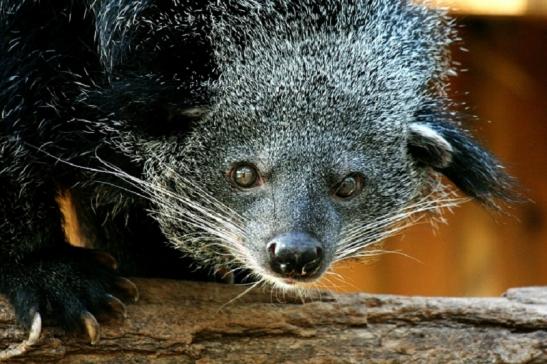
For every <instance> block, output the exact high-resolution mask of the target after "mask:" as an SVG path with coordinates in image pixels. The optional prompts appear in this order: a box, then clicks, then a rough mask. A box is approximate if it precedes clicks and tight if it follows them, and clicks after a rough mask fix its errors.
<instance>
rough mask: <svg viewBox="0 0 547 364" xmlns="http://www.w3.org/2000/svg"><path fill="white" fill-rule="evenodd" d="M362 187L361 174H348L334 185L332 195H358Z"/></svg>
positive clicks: (341, 196) (343, 196) (346, 197)
mask: <svg viewBox="0 0 547 364" xmlns="http://www.w3.org/2000/svg"><path fill="white" fill-rule="evenodd" d="M362 189H363V176H361V175H360V174H355V173H353V174H350V175H347V176H346V177H344V179H343V180H342V181H341V182H340V183H338V184H337V185H336V186H334V189H333V191H334V195H335V196H336V197H339V198H343V199H348V198H351V197H354V196H356V195H358V194H359V193H360V192H361V190H362Z"/></svg>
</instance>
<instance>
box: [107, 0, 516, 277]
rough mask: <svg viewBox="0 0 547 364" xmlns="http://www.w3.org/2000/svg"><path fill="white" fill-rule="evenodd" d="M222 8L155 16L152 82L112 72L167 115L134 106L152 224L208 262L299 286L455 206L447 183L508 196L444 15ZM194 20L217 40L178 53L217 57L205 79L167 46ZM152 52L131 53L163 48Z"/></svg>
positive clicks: (281, 5)
mask: <svg viewBox="0 0 547 364" xmlns="http://www.w3.org/2000/svg"><path fill="white" fill-rule="evenodd" d="M217 6H219V8H214V7H211V9H209V10H208V11H205V13H206V14H208V15H207V16H204V17H201V18H200V17H197V18H195V17H194V18H192V17H180V14H179V16H178V17H177V16H176V15H177V11H176V9H175V10H174V9H170V10H169V11H164V10H160V9H156V11H159V12H160V15H161V16H159V15H158V13H154V12H153V11H152V12H151V14H152V15H154V16H153V17H152V19H153V20H154V19H155V20H157V19H161V20H162V24H167V25H165V26H164V27H162V28H161V29H162V31H161V32H160V33H161V34H163V35H164V36H162V37H160V38H159V40H158V42H159V43H158V45H157V47H153V48H154V49H156V48H157V49H159V53H160V54H163V56H156V58H155V59H161V60H163V63H162V62H156V63H155V64H153V65H141V66H140V67H141V68H144V69H146V70H148V71H149V72H148V73H144V74H143V73H142V72H141V73H139V72H138V70H137V71H135V70H133V69H131V72H127V67H120V66H119V65H118V66H117V65H116V64H115V62H110V67H111V68H112V70H113V71H112V72H119V74H120V76H119V77H118V79H119V80H120V81H119V82H118V84H120V85H131V84H133V85H139V87H136V86H133V87H132V88H131V89H132V90H136V91H135V92H136V93H137V95H139V97H137V99H138V101H139V102H133V104H138V105H145V109H147V110H155V109H154V108H151V106H150V105H151V104H154V105H155V106H158V105H159V107H160V109H161V110H163V111H162V112H158V113H155V112H154V113H150V112H147V113H144V114H143V113H138V112H135V110H132V109H131V108H128V110H129V111H128V112H127V114H128V115H129V117H128V116H127V115H126V116H124V117H123V118H125V119H130V121H129V122H130V123H131V122H132V123H134V124H135V123H136V124H138V125H139V127H140V131H141V133H140V134H139V136H138V137H135V135H131V138H129V137H128V136H127V135H122V136H119V138H120V140H123V143H121V144H120V146H121V147H123V148H125V149H127V148H128V146H129V145H131V147H130V149H131V150H132V151H135V150H137V151H138V153H139V154H140V156H141V158H142V160H144V161H146V163H145V169H144V173H143V176H144V182H142V184H143V185H144V186H145V189H146V191H147V193H148V194H149V196H150V199H151V200H152V202H153V206H154V207H153V208H152V214H153V215H154V216H155V218H156V219H157V220H158V222H159V224H160V226H161V228H162V230H163V232H164V233H165V235H166V237H167V238H168V239H169V241H170V242H171V243H172V244H173V245H174V246H175V247H177V248H178V249H180V250H181V251H183V252H185V253H186V254H188V255H191V256H192V257H194V258H195V260H196V261H198V262H199V263H200V264H203V265H205V266H211V267H221V266H228V267H229V268H234V269H238V268H244V269H249V270H250V271H251V272H252V273H253V274H254V275H255V276H257V277H258V279H264V280H267V281H270V282H274V283H276V284H279V285H282V286H292V285H294V284H296V283H299V282H309V281H313V280H315V279H317V278H319V277H320V276H321V275H322V274H324V273H325V272H326V271H327V270H328V268H329V267H330V265H331V264H332V263H333V262H334V261H337V260H342V259H346V258H351V257H358V256H360V254H362V253H361V252H362V251H363V249H365V248H367V247H368V246H370V244H372V243H374V242H377V241H379V240H381V239H382V238H384V237H386V236H389V235H391V234H393V233H395V232H397V231H399V230H400V229H401V228H402V225H404V224H405V223H404V221H408V219H409V218H411V217H412V216H414V215H415V213H420V212H424V211H429V210H434V209H437V208H439V207H440V206H443V205H451V204H452V203H453V201H452V200H451V199H447V198H446V195H445V193H444V192H443V191H444V188H443V186H442V184H440V183H439V182H438V179H437V176H438V175H440V174H445V175H446V176H448V177H449V178H450V179H452V181H453V182H454V184H455V185H456V186H458V187H459V188H460V189H462V191H463V192H465V193H467V194H468V195H470V196H472V197H476V198H477V199H479V200H480V201H482V202H485V203H489V204H493V201H494V199H495V198H498V197H502V198H504V197H506V196H508V188H509V185H510V183H509V179H508V178H507V176H506V175H505V174H504V173H503V171H502V169H501V167H500V165H499V163H498V162H497V161H496V160H495V159H494V158H492V157H491V156H490V155H489V154H488V153H487V152H486V151H484V150H483V149H482V148H481V147H479V146H478V145H477V144H476V143H475V142H474V141H473V140H472V138H470V137H469V136H468V134H467V133H465V132H464V131H462V130H460V129H459V128H458V127H457V125H456V123H455V122H454V120H452V119H453V114H452V113H450V112H449V111H448V110H449V102H448V100H447V99H446V98H445V96H444V87H445V83H446V82H445V81H446V77H447V75H448V74H449V73H451V69H450V63H449V61H448V60H447V57H446V46H447V45H448V44H450V42H451V39H452V37H453V36H454V34H453V31H452V29H451V27H450V24H449V21H448V20H447V19H446V18H445V16H444V15H442V14H439V13H437V12H434V11H431V10H428V9H426V8H424V7H420V6H416V5H411V4H407V3H406V2H404V1H399V0H394V1H386V2H376V1H362V2H360V1H357V2H353V1H341V2H340V1H327V2H325V3H324V4H323V5H318V4H316V3H315V2H313V1H302V2H290V1H288V2H283V1H280V2H272V3H271V4H270V5H266V4H262V5H261V4H260V3H259V2H245V1H242V2H236V3H234V4H231V5H230V4H221V5H217ZM179 10H180V11H182V12H184V11H186V10H181V9H179ZM202 11H204V10H203V9H201V10H200V11H199V12H198V13H199V14H200V15H203V13H202ZM194 15H195V14H194ZM198 18H199V19H200V20H199V22H201V23H200V24H208V27H202V28H199V29H200V31H204V30H203V29H205V28H206V30H207V32H209V33H208V34H207V36H206V37H204V38H203V39H205V40H206V42H205V41H203V39H202V40H201V41H199V42H197V41H196V39H197V38H199V32H197V33H196V32H193V33H191V34H192V36H190V37H189V38H188V37H186V38H184V37H181V39H182V40H181V42H191V41H192V39H193V41H196V42H197V46H199V47H198V48H197V49H198V50H201V51H203V50H207V51H208V52H210V53H207V54H206V55H204V54H203V52H202V53H199V54H200V57H201V58H200V59H202V58H204V59H207V62H204V64H203V65H201V66H203V67H200V66H196V64H195V63H192V62H188V61H184V60H183V59H181V56H180V54H179V53H177V52H181V48H180V47H179V48H177V47H176V46H175V45H176V44H175V45H174V46H173V47H166V46H165V44H164V43H165V42H171V43H172V42H176V40H175V38H174V37H172V36H171V37H167V36H165V34H170V32H169V31H167V32H166V30H165V29H166V28H169V26H172V27H173V29H172V32H177V31H181V29H182V30H183V31H187V30H188V29H190V28H191V27H192V24H193V23H192V21H193V20H192V19H194V20H195V19H198ZM169 19H170V20H169ZM204 19H205V20H204ZM153 20H150V21H147V22H144V23H145V24H146V26H147V27H148V28H146V29H149V30H150V29H152V30H153V27H152V28H150V24H154V21H153ZM185 21H186V22H188V24H186V23H184V22H185ZM183 23H184V24H183ZM183 25H184V26H183ZM137 28H138V27H137ZM196 34H197V35H196ZM192 37H197V38H196V39H194V38H192ZM137 39H138V37H137ZM143 39H145V40H143V41H142V44H140V47H134V49H140V50H142V49H146V47H150V46H151V45H154V36H153V34H152V35H149V36H148V37H146V38H144V37H143ZM166 39H167V40H166ZM188 39H190V40H188ZM200 39H201V38H200ZM160 41H161V42H160ZM203 42H205V43H203ZM159 44H163V46H160V45H159ZM204 44H205V45H204ZM194 46H196V44H194ZM162 49H163V52H164V53H161V52H162ZM106 53H108V52H106ZM110 53H112V52H110ZM114 53H116V54H118V53H120V52H114ZM205 53H206V52H205ZM170 54H171V55H172V56H173V57H172V59H181V63H180V66H184V67H183V68H184V69H185V70H190V71H188V74H187V75H185V76H184V77H181V74H184V70H183V69H178V68H177V64H178V63H177V62H165V60H166V59H170V57H169V55H170ZM192 55H195V52H190V53H189V56H192ZM177 57H178V58H177ZM115 61H116V60H115ZM118 61H119V60H118ZM158 64H159V65H161V64H164V65H168V67H167V66H165V67H164V68H161V67H160V68H159V69H158ZM116 67H118V68H119V69H120V71H116V69H117V68H116ZM173 70H174V71H173ZM141 71H142V70H141ZM124 77H125V78H124ZM142 85H146V87H142ZM121 90H122V91H124V90H125V89H124V88H123V87H122V88H121ZM181 90H182V91H181ZM118 92H119V90H118ZM126 94H127V92H126ZM158 95H161V97H159V96H158ZM150 100H153V101H154V102H153V103H152V102H151V101H150ZM166 110H167V111H166ZM137 111H138V110H137ZM139 120H140V121H139ZM137 121H139V122H137ZM151 124H158V125H160V126H162V125H169V127H166V128H163V127H159V128H158V127H155V128H153V129H154V130H156V131H157V130H159V133H150V132H149V131H148V129H150V125H151ZM143 125H145V126H146V127H143ZM173 125H175V126H178V127H179V129H181V130H179V131H178V132H172V131H171V129H170V127H172V126H173ZM176 129H177V128H175V131H176ZM166 130H167V131H168V132H166ZM401 224H402V225H401Z"/></svg>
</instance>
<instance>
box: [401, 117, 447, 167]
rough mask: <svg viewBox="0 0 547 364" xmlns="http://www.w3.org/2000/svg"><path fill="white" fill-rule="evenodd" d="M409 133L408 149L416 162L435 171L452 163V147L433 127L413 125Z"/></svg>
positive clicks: (419, 124)
mask: <svg viewBox="0 0 547 364" xmlns="http://www.w3.org/2000/svg"><path fill="white" fill-rule="evenodd" d="M408 132H409V134H408V148H409V151H410V154H412V156H413V157H414V158H415V159H416V160H418V161H419V162H421V163H423V164H425V165H428V166H430V167H433V168H435V169H441V168H445V167H447V166H448V165H449V164H450V162H452V153H453V151H454V149H453V148H452V145H451V144H450V143H449V142H448V141H447V140H446V139H445V138H444V137H443V135H442V134H441V133H440V132H438V131H436V130H435V129H434V128H433V127H432V126H431V125H428V124H426V123H412V124H410V125H409V131H408Z"/></svg>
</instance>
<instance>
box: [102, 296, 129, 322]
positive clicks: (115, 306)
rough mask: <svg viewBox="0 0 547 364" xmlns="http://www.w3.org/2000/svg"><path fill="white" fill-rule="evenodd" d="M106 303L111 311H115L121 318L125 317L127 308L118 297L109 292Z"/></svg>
mask: <svg viewBox="0 0 547 364" xmlns="http://www.w3.org/2000/svg"><path fill="white" fill-rule="evenodd" d="M107 303H108V306H110V308H111V309H112V311H114V312H116V313H117V314H119V315H120V316H122V317H123V318H127V309H126V308H125V305H124V304H123V302H122V301H120V300H119V299H118V298H116V297H114V296H112V295H111V294H109V295H107Z"/></svg>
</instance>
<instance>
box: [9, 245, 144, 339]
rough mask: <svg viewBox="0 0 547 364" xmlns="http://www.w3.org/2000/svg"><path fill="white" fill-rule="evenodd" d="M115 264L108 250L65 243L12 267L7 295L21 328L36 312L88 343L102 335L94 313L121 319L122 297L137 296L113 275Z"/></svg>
mask: <svg viewBox="0 0 547 364" xmlns="http://www.w3.org/2000/svg"><path fill="white" fill-rule="evenodd" d="M116 268H117V263H116V261H115V260H114V258H113V257H112V256H110V255H109V254H106V253H103V252H99V251H95V250H89V249H81V248H73V247H70V248H69V249H63V251H57V252H55V253H50V254H49V256H48V257H39V258H38V259H28V260H27V261H25V262H23V264H21V265H19V266H17V267H16V269H14V270H13V273H12V276H11V277H10V286H11V287H12V289H11V290H10V292H8V297H9V298H10V301H11V302H12V304H13V306H14V308H15V312H16V314H17V317H18V319H19V321H20V322H21V323H23V324H24V325H25V326H26V327H31V326H32V324H33V323H34V322H35V321H36V317H37V316H38V317H40V318H43V319H44V322H46V323H53V324H58V325H61V326H63V327H64V328H65V329H67V330H70V331H75V330H76V331H84V332H85V333H86V334H87V336H88V337H89V341H90V343H91V344H92V345H93V344H96V343H97V342H98V341H99V339H100V336H101V335H100V326H99V322H98V320H97V318H99V319H103V318H105V317H110V316H113V315H114V316H118V317H122V318H125V317H126V315H127V314H126V307H125V304H124V303H123V302H122V300H123V301H125V302H136V301H137V300H138V297H139V293H138V290H137V287H136V286H135V284H133V283H132V282H131V281H129V280H128V279H126V278H123V277H121V276H119V275H117V274H116V271H115V270H116Z"/></svg>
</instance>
